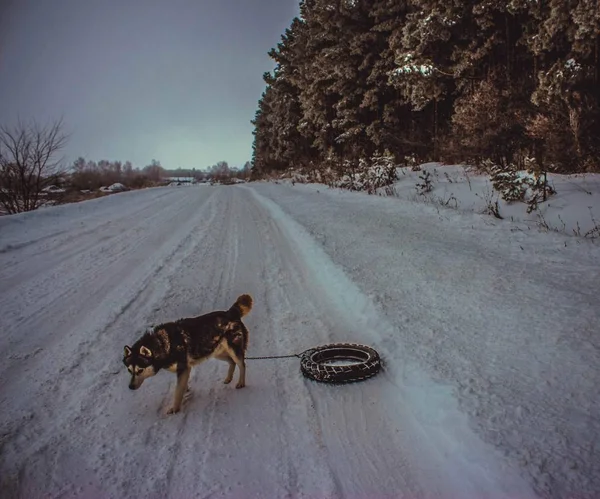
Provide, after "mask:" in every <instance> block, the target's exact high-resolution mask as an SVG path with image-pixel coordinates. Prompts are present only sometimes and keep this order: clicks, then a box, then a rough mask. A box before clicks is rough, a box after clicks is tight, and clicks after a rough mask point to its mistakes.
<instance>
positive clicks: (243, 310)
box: [228, 295, 254, 318]
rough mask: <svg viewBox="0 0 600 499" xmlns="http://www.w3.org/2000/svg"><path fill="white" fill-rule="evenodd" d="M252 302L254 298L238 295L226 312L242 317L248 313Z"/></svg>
mask: <svg viewBox="0 0 600 499" xmlns="http://www.w3.org/2000/svg"><path fill="white" fill-rule="evenodd" d="M253 304H254V300H252V297H251V296H250V295H240V296H238V299H237V300H236V301H235V303H234V304H233V305H232V306H231V308H230V309H229V311H228V313H229V314H234V315H236V316H238V315H239V317H240V318H242V317H244V316H245V315H248V314H249V313H250V310H252V305H253Z"/></svg>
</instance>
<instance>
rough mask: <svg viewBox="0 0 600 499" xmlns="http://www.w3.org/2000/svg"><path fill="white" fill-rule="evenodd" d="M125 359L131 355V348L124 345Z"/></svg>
mask: <svg viewBox="0 0 600 499" xmlns="http://www.w3.org/2000/svg"><path fill="white" fill-rule="evenodd" d="M124 350H125V352H124V353H125V357H129V356H130V355H131V348H130V347H129V346H128V345H125V349H124Z"/></svg>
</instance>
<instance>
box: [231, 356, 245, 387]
mask: <svg viewBox="0 0 600 499" xmlns="http://www.w3.org/2000/svg"><path fill="white" fill-rule="evenodd" d="M236 350H238V349H237V348H232V349H231V350H230V351H229V355H231V358H232V359H233V361H234V362H235V363H236V364H237V366H238V367H239V369H240V376H239V378H238V382H237V385H235V387H236V388H244V387H245V386H246V362H245V361H244V353H243V352H242V351H240V352H236ZM240 350H241V349H240ZM231 374H232V375H233V372H232V373H231Z"/></svg>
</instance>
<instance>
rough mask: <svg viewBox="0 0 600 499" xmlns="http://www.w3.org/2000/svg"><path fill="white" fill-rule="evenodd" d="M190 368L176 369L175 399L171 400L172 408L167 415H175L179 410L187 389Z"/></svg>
mask: <svg viewBox="0 0 600 499" xmlns="http://www.w3.org/2000/svg"><path fill="white" fill-rule="evenodd" d="M191 371H192V369H191V367H189V366H187V367H185V368H183V369H181V370H180V369H177V386H176V387H175V398H174V400H173V407H171V408H170V409H169V411H168V412H167V414H175V413H177V412H179V411H180V410H181V401H182V400H183V395H184V393H185V392H186V389H187V388H188V380H189V379H190V372H191Z"/></svg>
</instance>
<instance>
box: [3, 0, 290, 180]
mask: <svg viewBox="0 0 600 499" xmlns="http://www.w3.org/2000/svg"><path fill="white" fill-rule="evenodd" d="M297 14H298V0H0V122H1V123H3V124H11V123H13V122H14V121H15V120H16V119H17V118H21V119H23V120H29V119H36V120H38V121H42V122H47V121H48V120H51V119H54V118H59V117H61V116H62V117H63V118H64V121H65V125H66V127H65V129H66V131H67V132H69V133H71V134H72V135H71V138H70V140H69V143H68V147H67V149H66V150H65V155H66V157H67V158H68V159H69V160H73V159H75V158H76V157H78V156H83V157H85V158H86V159H90V160H100V159H108V160H122V161H125V160H130V161H131V162H132V163H133V164H134V166H138V167H143V166H145V165H147V164H149V163H150V160H151V159H153V158H155V159H158V160H159V161H161V163H162V164H163V166H165V167H166V168H176V167H182V168H192V167H196V168H205V167H207V166H210V165H211V164H214V163H216V162H217V161H220V160H225V161H228V162H229V164H230V165H231V166H238V165H242V164H243V163H244V162H245V161H247V160H249V159H250V158H251V151H252V125H251V123H250V120H251V119H252V118H253V117H254V113H255V111H256V108H257V102H258V99H259V98H260V95H261V93H262V91H263V90H264V87H265V84H264V82H263V80H262V74H263V73H264V72H265V71H268V70H270V69H272V67H273V62H272V61H271V60H270V58H269V57H268V56H267V52H268V51H269V49H270V48H271V47H273V46H275V45H276V44H277V43H278V42H279V41H280V36H281V34H282V33H283V31H284V30H285V28H286V27H288V26H289V24H290V23H291V21H292V19H293V17H294V16H295V15H297Z"/></svg>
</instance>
